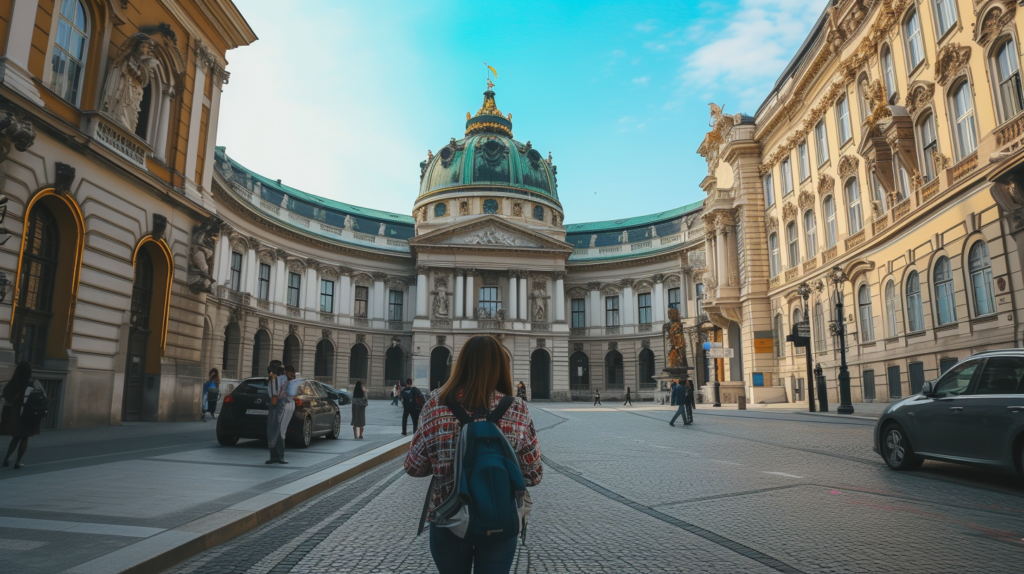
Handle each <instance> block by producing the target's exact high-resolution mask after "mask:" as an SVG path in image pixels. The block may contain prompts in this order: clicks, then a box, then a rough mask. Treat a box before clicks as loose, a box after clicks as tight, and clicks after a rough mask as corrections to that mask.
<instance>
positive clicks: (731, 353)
mask: <svg viewBox="0 0 1024 574" xmlns="http://www.w3.org/2000/svg"><path fill="white" fill-rule="evenodd" d="M735 356H736V350H735V349H711V350H709V351H708V358H709V359H732V358H733V357H735Z"/></svg>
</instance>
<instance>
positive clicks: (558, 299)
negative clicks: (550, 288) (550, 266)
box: [555, 271, 565, 323]
mask: <svg viewBox="0 0 1024 574" xmlns="http://www.w3.org/2000/svg"><path fill="white" fill-rule="evenodd" d="M555 321H557V322H559V323H561V322H564V321H565V271H558V272H556V273H555Z"/></svg>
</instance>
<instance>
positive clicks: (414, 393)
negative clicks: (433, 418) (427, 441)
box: [402, 379, 426, 436]
mask: <svg viewBox="0 0 1024 574" xmlns="http://www.w3.org/2000/svg"><path fill="white" fill-rule="evenodd" d="M424 403H426V399H425V398H424V397H423V393H421V392H420V390H419V389H417V388H416V387H415V386H414V385H413V384H412V379H406V381H405V388H404V389H402V436H406V435H407V434H409V433H408V432H407V431H408V426H407V425H408V424H409V417H412V432H416V429H418V428H419V424H420V411H422V410H423V405H424Z"/></svg>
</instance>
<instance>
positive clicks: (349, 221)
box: [345, 214, 358, 231]
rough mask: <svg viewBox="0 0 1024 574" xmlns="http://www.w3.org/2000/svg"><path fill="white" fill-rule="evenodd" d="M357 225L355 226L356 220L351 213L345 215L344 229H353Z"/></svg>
mask: <svg viewBox="0 0 1024 574" xmlns="http://www.w3.org/2000/svg"><path fill="white" fill-rule="evenodd" d="M357 228H358V227H357V226H356V220H355V219H353V218H352V216H351V215H348V214H346V215H345V229H347V230H349V231H355V230H356V229H357Z"/></svg>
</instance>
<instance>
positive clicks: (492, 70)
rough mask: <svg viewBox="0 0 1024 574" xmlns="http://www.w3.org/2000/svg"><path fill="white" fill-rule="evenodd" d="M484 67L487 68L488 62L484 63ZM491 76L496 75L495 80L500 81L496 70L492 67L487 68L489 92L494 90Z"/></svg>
mask: <svg viewBox="0 0 1024 574" xmlns="http://www.w3.org/2000/svg"><path fill="white" fill-rule="evenodd" d="M484 66H487V62H484ZM491 74H494V79H495V80H497V79H498V71H497V70H495V69H494V68H492V67H491V66H487V89H488V90H493V89H494V82H492V81H491Z"/></svg>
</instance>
